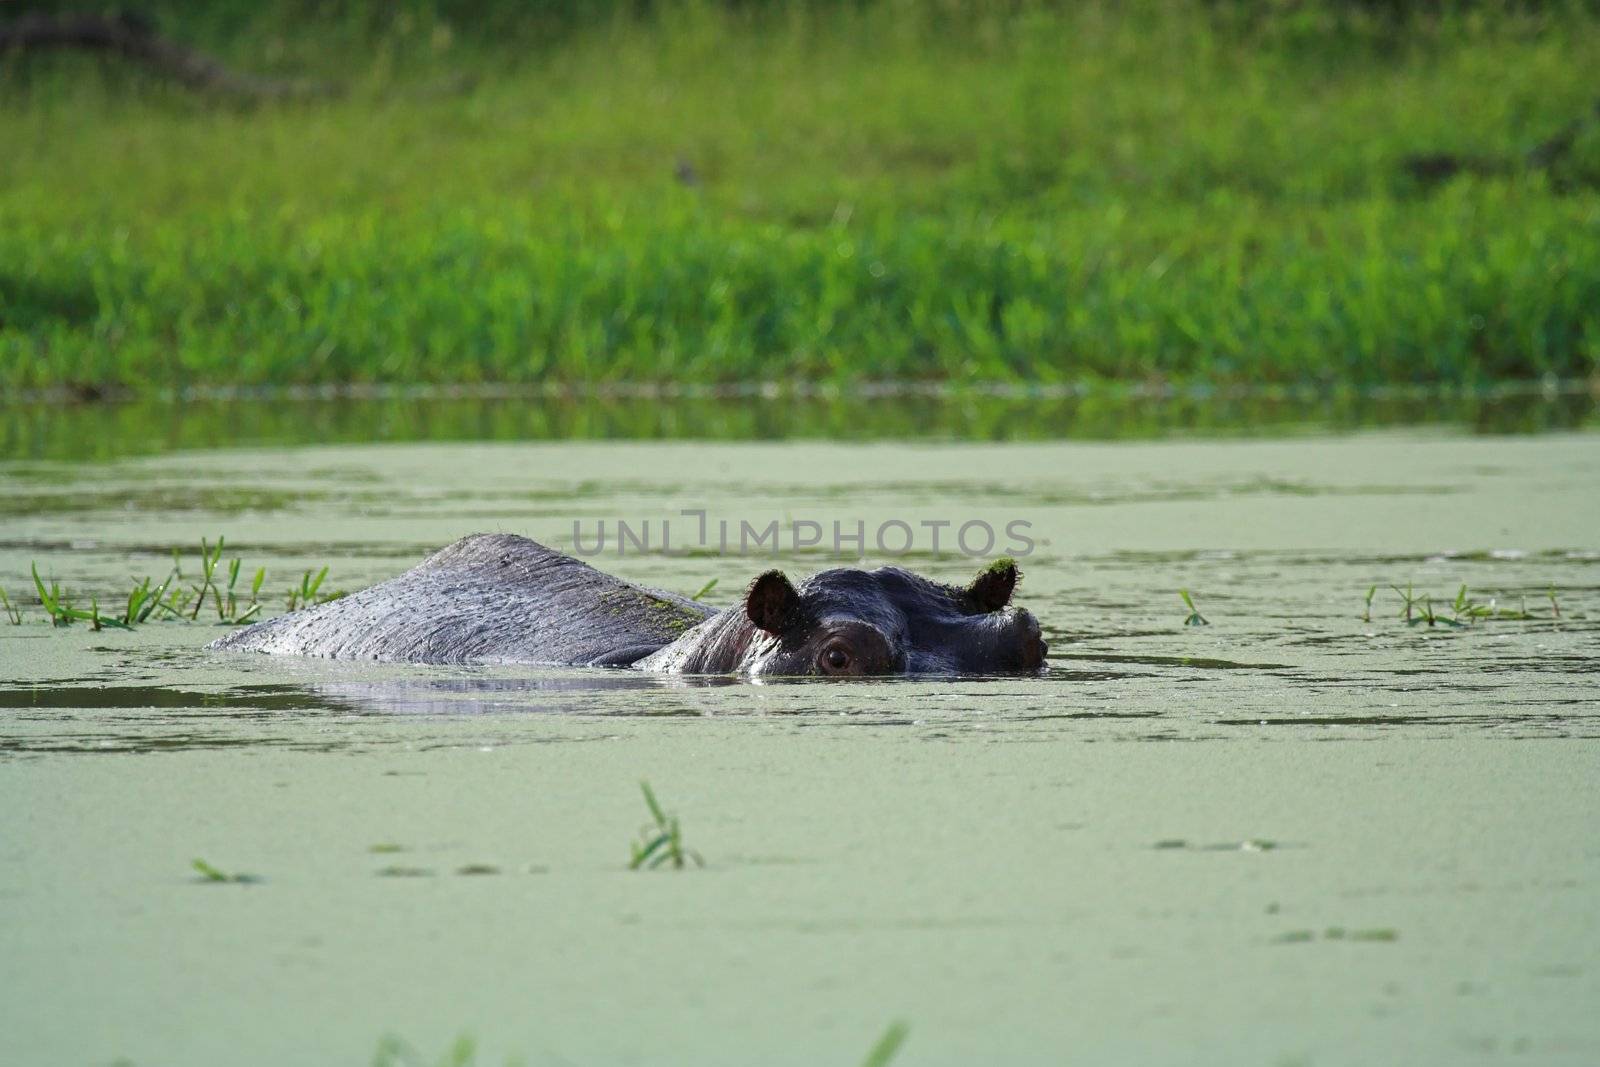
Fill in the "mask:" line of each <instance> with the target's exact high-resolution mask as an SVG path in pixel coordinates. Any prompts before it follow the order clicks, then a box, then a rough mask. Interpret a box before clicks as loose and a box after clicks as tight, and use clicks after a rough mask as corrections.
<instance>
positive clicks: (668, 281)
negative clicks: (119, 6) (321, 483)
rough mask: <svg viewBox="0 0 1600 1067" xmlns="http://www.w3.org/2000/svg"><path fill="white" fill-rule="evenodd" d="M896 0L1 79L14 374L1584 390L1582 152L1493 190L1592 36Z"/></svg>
mask: <svg viewBox="0 0 1600 1067" xmlns="http://www.w3.org/2000/svg"><path fill="white" fill-rule="evenodd" d="M927 10H928V9H927V8H925V7H922V6H917V7H909V8H908V7H906V6H904V5H893V6H885V5H875V6H868V7H866V8H864V9H852V8H832V7H829V8H825V9H815V10H808V9H798V8H797V9H791V10H787V11H783V12H775V11H772V10H767V9H765V8H762V9H758V10H754V11H748V10H746V11H742V12H735V13H733V14H729V13H727V12H725V11H723V10H721V9H714V8H710V7H706V6H703V5H695V6H688V7H682V6H669V7H667V8H665V9H662V10H661V11H658V13H657V14H655V15H652V16H650V17H648V18H633V17H628V18H624V17H614V18H608V19H605V20H602V21H600V22H599V23H597V24H594V25H589V26H584V27H578V28H575V29H572V30H570V32H567V33H565V34H563V35H562V36H560V37H558V38H555V39H553V41H552V43H548V44H546V45H544V46H543V47H534V46H529V47H526V48H525V47H522V46H520V45H519V46H516V47H512V46H507V45H495V44H494V43H492V42H488V41H485V40H483V39H481V38H472V37H470V36H469V35H468V34H466V33H465V31H457V30H455V29H452V27H451V26H450V24H449V23H446V22H443V21H441V20H439V19H437V18H434V19H431V20H412V21H411V22H409V23H407V24H406V25H405V26H404V27H396V26H394V25H391V26H389V27H388V29H387V30H386V33H385V35H384V36H382V37H381V38H375V39H374V43H373V44H372V46H371V47H370V48H360V47H357V46H355V45H352V44H350V43H349V41H350V40H351V39H352V38H351V37H350V36H349V34H346V35H345V36H342V37H339V38H338V40H340V41H341V42H344V43H341V44H340V46H339V50H337V51H333V52H330V51H329V50H328V46H327V45H326V44H324V45H322V46H321V47H320V49H319V48H318V47H317V46H314V45H312V44H307V43H306V42H307V41H308V40H311V39H313V38H314V35H312V34H309V33H307V34H305V35H304V36H302V37H295V36H293V35H292V34H290V35H289V36H287V37H285V36H283V35H271V34H269V35H260V34H256V35H250V36H248V37H247V38H243V39H233V38H218V39H217V41H215V42H214V43H215V45H216V46H217V47H218V48H219V49H220V50H222V51H223V54H224V55H225V57H226V58H227V59H228V60H229V61H230V62H233V63H235V64H238V65H241V66H244V67H247V68H252V69H275V65H276V68H283V67H286V66H287V67H293V68H295V69H298V70H305V71H309V72H311V73H314V74H316V75H318V76H322V77H329V76H332V77H339V78H342V80H343V82H344V84H345V86H346V88H347V90H348V91H347V92H346V93H345V94H344V95H342V96H340V97H338V98H336V99H331V100H323V101H312V102H303V103H298V104H289V105H277V106H270V107H269V106H258V107H248V108H245V107H239V106H237V105H232V104H227V103H224V102H219V101H214V100H204V99H199V98H196V97H194V96H192V95H189V94H186V93H184V92H182V91H179V90H175V89H172V88H170V87H166V86H163V85H161V84H159V83H158V82H156V81H155V80H154V79H152V78H150V77H148V76H145V75H141V74H139V73H138V72H132V71H129V70H127V69H125V68H121V67H115V66H111V67H108V66H106V65H103V64H100V63H97V62H91V61H88V60H85V59H82V58H80V57H55V58H50V59H48V60H38V59H33V58H26V59H18V58H13V59H12V60H10V61H7V62H6V63H4V64H3V66H0V142H3V143H5V144H7V145H8V146H10V147H9V150H8V153H7V155H8V158H7V161H6V163H5V165H4V166H3V167H0V387H4V388H6V389H8V390H28V389H37V388H49V387H60V386H66V387H88V388H105V387H124V388H130V389H133V390H136V391H137V390H141V389H151V388H162V387H173V386H179V387H181V386H186V385H204V384H244V385H256V384H282V383H322V382H482V381H489V382H533V381H545V382H549V381H561V382H604V381H679V382H686V381H687V382H726V381H748V380H773V379H777V380H786V379H790V380H817V379H823V380H837V381H848V380H853V379H916V380H922V379H938V380H954V381H962V380H973V379H984V380H1021V381H1042V382H1077V381H1082V380H1090V379H1097V378H1103V379H1119V380H1130V379H1131V380H1139V381H1149V380H1178V381H1185V380H1205V381H1219V382H1240V381H1248V382H1283V383H1307V382H1312V383H1316V382H1333V383H1343V384H1370V383H1378V382H1407V383H1413V382H1422V383H1447V384H1454V385H1463V384H1465V385H1471V384H1473V383H1479V382H1483V381H1489V380H1495V379H1502V378H1519V377H1523V378H1525V377H1534V376H1545V375H1555V376H1562V377H1573V376H1587V375H1591V374H1594V373H1595V371H1596V368H1597V367H1600V192H1597V190H1596V180H1597V179H1600V131H1597V130H1596V129H1595V128H1594V127H1583V128H1581V129H1579V130H1578V131H1577V133H1576V135H1575V136H1574V138H1573V142H1572V144H1571V146H1570V148H1569V149H1567V150H1566V151H1564V152H1563V153H1562V154H1561V155H1560V157H1559V159H1557V160H1556V162H1555V164H1554V165H1553V166H1549V167H1545V166H1530V165H1528V164H1527V163H1526V161H1525V157H1526V153H1527V152H1528V150H1529V149H1530V148H1531V147H1533V146H1534V145H1536V144H1538V143H1539V142H1540V141H1541V140H1543V139H1546V138H1548V137H1549V136H1551V135H1552V134H1553V133H1555V132H1556V131H1558V130H1560V129H1562V128H1563V127H1564V126H1566V125H1567V124H1568V123H1570V122H1572V120H1574V119H1575V118H1577V117H1579V116H1581V115H1584V114H1586V113H1588V112H1589V111H1590V109H1591V108H1592V106H1593V96H1594V89H1593V86H1592V84H1591V83H1590V81H1589V80H1588V79H1587V77H1586V75H1585V73H1584V72H1586V71H1590V70H1593V69H1595V66H1596V65H1597V62H1600V18H1597V17H1596V16H1594V15H1591V14H1586V13H1584V12H1583V11H1582V10H1580V9H1578V8H1573V9H1570V10H1566V11H1563V12H1561V13H1559V14H1548V13H1547V14H1542V15H1537V16H1527V15H1516V14H1510V13H1505V12H1497V11H1495V10H1493V9H1477V10H1474V11H1471V12H1468V13H1466V14H1458V15H1451V16H1448V17H1445V16H1432V17H1420V16H1418V17H1412V18H1409V19H1405V20H1401V21H1394V20H1392V19H1387V18H1384V17H1379V16H1374V15H1371V14H1359V13H1358V14H1356V15H1351V14H1349V13H1345V14H1326V13H1322V12H1319V11H1317V10H1315V9H1311V10H1309V11H1308V9H1304V8H1301V9H1297V14H1296V15H1295V17H1293V18H1290V17H1287V16H1281V17H1276V18H1272V19H1266V20H1261V19H1247V18H1245V17H1244V16H1243V14H1242V12H1241V9H1236V8H1230V7H1227V6H1222V7H1218V6H1215V5H1207V6H1205V7H1203V8H1202V7H1195V8H1189V7H1184V6H1182V5H1177V6H1172V5H1160V6H1151V7H1148V8H1140V7H1138V6H1134V7H1132V8H1127V7H1119V8H1118V9H1117V11H1116V12H1115V13H1114V12H1113V11H1112V10H1111V9H1110V8H1109V7H1108V8H1100V7H1098V6H1093V5H1091V6H1083V7H1074V8H1072V9H1070V10H1061V11H1057V10H1054V9H1050V8H1037V9H1034V8H1029V9H1026V10H1023V11H1021V12H1020V13H1018V12H1016V11H1013V12H1012V13H1010V14H1006V15H1003V16H1002V15H985V14H981V13H975V12H971V11H969V12H965V13H958V15H957V16H950V15H949V14H948V13H947V14H946V15H945V16H943V17H942V18H937V19H936V18H934V17H933V16H930V15H928V14H926V11H927ZM662 12H664V13H662ZM287 32H288V31H286V33H287ZM286 41H287V43H285V42H286ZM286 55H287V56H288V57H290V58H289V59H287V60H286V59H285V58H284V57H285V56H286ZM1442 152H1443V153H1451V154H1452V155H1453V156H1455V157H1456V158H1457V159H1459V160H1461V161H1463V164H1464V165H1463V166H1462V168H1461V173H1459V174H1457V175H1455V176H1454V177H1451V178H1449V179H1447V180H1442V181H1435V180H1432V179H1431V178H1429V177H1428V176H1426V175H1419V174H1418V173H1417V171H1418V168H1417V167H1416V166H1415V164H1414V158H1413V157H1415V156H1417V155H1419V154H1430V153H1442Z"/></svg>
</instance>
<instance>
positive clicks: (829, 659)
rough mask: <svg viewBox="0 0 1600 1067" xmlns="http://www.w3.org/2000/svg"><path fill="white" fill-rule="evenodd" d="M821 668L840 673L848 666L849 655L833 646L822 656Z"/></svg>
mask: <svg viewBox="0 0 1600 1067" xmlns="http://www.w3.org/2000/svg"><path fill="white" fill-rule="evenodd" d="M822 666H823V667H824V668H825V669H826V670H830V671H842V670H844V669H845V668H847V667H849V666H850V653H848V652H846V651H845V650H844V649H842V648H840V647H838V646H837V645H835V646H834V647H833V648H830V649H828V651H826V652H824V653H823V654H822Z"/></svg>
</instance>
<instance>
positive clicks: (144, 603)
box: [0, 536, 345, 630]
mask: <svg viewBox="0 0 1600 1067" xmlns="http://www.w3.org/2000/svg"><path fill="white" fill-rule="evenodd" d="M223 545H224V539H223V538H222V537H221V536H219V537H218V538H217V541H216V544H214V545H213V544H211V543H210V542H209V541H208V540H207V539H205V538H201V539H200V566H199V574H198V578H199V581H198V582H197V583H196V584H193V585H190V586H188V587H185V586H184V585H183V584H182V582H183V580H184V575H183V561H182V558H181V557H180V555H179V553H178V550H177V549H173V550H172V571H171V572H170V573H169V574H168V575H167V577H166V578H165V579H164V580H163V581H162V582H161V584H160V585H158V586H156V587H155V588H153V589H152V588H151V585H150V583H151V581H152V579H151V578H149V577H145V578H142V579H138V578H136V579H133V580H132V587H131V588H130V590H129V592H128V595H127V603H126V607H125V608H124V609H123V611H122V613H121V614H120V615H119V614H101V611H100V602H99V600H98V598H94V597H91V598H90V606H89V608H88V609H84V608H80V607H76V606H75V605H74V601H73V599H72V597H71V596H70V595H69V594H68V593H67V591H66V590H64V589H63V588H62V587H61V583H60V582H59V581H58V580H56V579H55V578H51V579H49V581H48V582H46V580H45V579H44V578H42V577H41V576H40V574H39V565H38V564H37V563H35V564H33V568H32V571H33V587H34V591H35V594H36V596H37V598H38V601H39V606H40V607H41V608H43V609H44V613H45V616H46V617H47V618H48V619H49V620H50V625H51V626H53V627H54V626H70V625H72V624H73V623H74V622H87V623H88V624H89V626H90V628H91V629H94V630H101V629H104V628H105V627H108V626H109V627H111V628H113V629H118V630H131V629H133V628H134V627H135V626H138V625H141V624H143V623H147V622H150V621H152V620H176V621H179V622H197V621H199V619H200V613H201V611H202V609H205V608H206V604H207V597H208V596H209V597H210V603H211V606H212V607H213V608H215V610H216V614H217V623H218V624H219V625H226V626H242V625H244V624H245V623H248V622H255V621H258V620H259V618H260V614H261V609H262V604H261V599H260V597H261V587H262V584H263V583H264V582H265V581H266V577H267V569H266V568H265V567H259V568H257V569H256V572H255V576H254V577H253V578H252V579H251V580H250V583H249V587H248V590H246V589H245V588H244V587H242V586H241V585H240V581H239V579H240V576H241V574H242V568H243V563H242V561H241V560H239V559H238V558H237V557H236V558H234V559H231V560H229V561H228V565H227V567H226V576H225V577H224V576H222V575H219V574H218V568H219V566H220V565H221V563H222V549H223ZM327 577H328V568H327V567H326V566H324V567H323V568H322V569H321V570H320V571H318V572H317V573H316V575H315V577H313V576H312V572H311V571H306V572H305V573H304V575H303V576H302V577H301V579H300V582H299V585H298V586H290V587H289V589H288V590H287V592H286V593H285V596H284V608H285V610H286V611H291V612H292V611H298V610H300V609H301V608H307V607H313V606H315V605H317V604H326V603H327V602H328V601H330V600H337V599H338V598H340V597H342V596H344V595H345V593H344V592H343V591H342V590H341V591H332V592H323V591H322V583H323V582H324V581H325V580H326V579H327ZM247 597H248V600H246V598H247ZM0 609H3V610H4V614H5V616H6V619H7V621H9V622H10V623H11V624H12V625H13V626H18V625H21V624H22V621H23V615H22V606H21V605H20V604H13V602H12V601H11V598H10V597H9V596H8V595H7V594H6V592H5V590H4V589H0Z"/></svg>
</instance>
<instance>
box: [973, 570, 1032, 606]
mask: <svg viewBox="0 0 1600 1067" xmlns="http://www.w3.org/2000/svg"><path fill="white" fill-rule="evenodd" d="M1021 577H1022V573H1021V572H1020V571H1018V570H1017V561H1016V560H1014V559H997V560H995V561H994V562H993V563H991V564H989V565H988V566H987V567H985V568H984V569H983V570H981V571H979V572H978V576H977V577H976V578H974V579H973V580H972V584H971V585H969V586H967V601H968V603H970V604H971V605H972V607H973V609H974V610H975V611H977V612H979V613H980V614H987V613H989V612H991V611H999V610H1000V609H1001V608H1003V607H1005V606H1006V605H1007V604H1009V603H1011V591H1012V590H1013V589H1015V588H1016V587H1017V582H1018V580H1019V579H1021Z"/></svg>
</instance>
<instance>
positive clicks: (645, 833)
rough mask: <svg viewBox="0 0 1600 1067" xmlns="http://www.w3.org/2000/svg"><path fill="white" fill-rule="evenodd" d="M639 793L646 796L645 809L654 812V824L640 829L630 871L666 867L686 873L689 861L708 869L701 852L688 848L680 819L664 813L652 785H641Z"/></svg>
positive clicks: (641, 783) (630, 862)
mask: <svg viewBox="0 0 1600 1067" xmlns="http://www.w3.org/2000/svg"><path fill="white" fill-rule="evenodd" d="M639 790H640V791H641V792H642V793H644V802H645V806H646V807H648V808H649V809H650V818H651V819H652V820H653V821H652V822H651V823H650V824H648V825H646V826H643V827H641V828H640V830H639V840H638V841H635V842H634V843H633V857H632V859H630V860H629V862H628V870H630V871H637V870H639V869H640V868H641V867H648V868H650V869H652V870H654V869H655V868H657V867H660V866H663V865H670V866H672V867H675V868H677V869H678V870H682V869H683V868H684V867H685V866H686V864H685V861H686V860H693V861H694V864H695V866H696V867H704V866H705V865H706V861H705V860H703V859H701V858H700V853H698V852H696V851H694V849H691V848H685V847H684V844H683V828H682V827H681V826H680V825H679V823H678V817H677V816H676V815H668V814H667V813H666V812H665V811H663V810H662V808H661V805H660V803H659V802H657V800H656V794H655V791H654V790H652V789H651V788H650V783H649V782H640V783H639Z"/></svg>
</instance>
